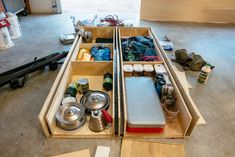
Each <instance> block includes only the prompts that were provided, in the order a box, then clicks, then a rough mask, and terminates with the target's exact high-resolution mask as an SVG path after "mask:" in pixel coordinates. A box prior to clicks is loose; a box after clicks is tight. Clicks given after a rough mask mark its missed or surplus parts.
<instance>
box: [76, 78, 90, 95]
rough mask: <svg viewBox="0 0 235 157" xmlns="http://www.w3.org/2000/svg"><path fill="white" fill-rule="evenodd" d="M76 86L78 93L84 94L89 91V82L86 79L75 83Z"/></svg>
mask: <svg viewBox="0 0 235 157" xmlns="http://www.w3.org/2000/svg"><path fill="white" fill-rule="evenodd" d="M77 85H78V92H79V93H81V94H84V93H85V92H86V91H88V90H89V81H88V79H86V78H81V79H80V80H78V81H77Z"/></svg>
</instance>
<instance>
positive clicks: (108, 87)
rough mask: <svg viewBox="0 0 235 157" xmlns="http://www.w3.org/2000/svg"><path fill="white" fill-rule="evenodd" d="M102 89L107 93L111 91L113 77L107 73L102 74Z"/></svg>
mask: <svg viewBox="0 0 235 157" xmlns="http://www.w3.org/2000/svg"><path fill="white" fill-rule="evenodd" d="M103 87H104V89H105V90H107V91H110V90H112V89H113V75H112V74H111V73H109V72H107V73H105V74H104V79H103Z"/></svg>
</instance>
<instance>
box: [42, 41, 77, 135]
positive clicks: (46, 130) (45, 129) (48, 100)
mask: <svg viewBox="0 0 235 157" xmlns="http://www.w3.org/2000/svg"><path fill="white" fill-rule="evenodd" d="M80 42H81V39H80V40H79V39H78V37H76V39H75V42H74V43H73V45H72V47H71V49H70V51H69V53H68V55H67V57H66V59H65V61H64V64H63V65H62V67H61V69H60V71H59V73H58V75H57V77H56V79H55V81H54V83H53V85H52V87H51V90H50V92H49V94H48V96H47V98H46V100H45V103H44V104H43V107H42V109H41V111H40V113H39V115H38V120H39V122H40V123H41V126H42V129H43V132H44V135H45V136H46V137H50V135H51V132H50V129H49V127H48V125H47V122H46V118H45V117H46V114H47V112H48V109H49V107H50V105H51V102H52V100H53V97H54V95H55V93H56V90H57V88H58V86H59V83H60V81H61V79H62V77H63V74H64V72H65V69H66V67H67V65H68V64H69V62H70V59H71V57H72V54H73V51H74V48H75V46H76V44H77V43H80Z"/></svg>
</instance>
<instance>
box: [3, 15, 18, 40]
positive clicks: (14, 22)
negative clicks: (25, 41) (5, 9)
mask: <svg viewBox="0 0 235 157" xmlns="http://www.w3.org/2000/svg"><path fill="white" fill-rule="evenodd" d="M6 15H7V21H8V22H9V23H10V24H11V25H10V27H9V28H8V30H9V33H10V36H11V39H17V38H20V37H21V35H22V32H21V27H20V23H19V21H18V18H17V16H16V15H15V14H13V13H6Z"/></svg>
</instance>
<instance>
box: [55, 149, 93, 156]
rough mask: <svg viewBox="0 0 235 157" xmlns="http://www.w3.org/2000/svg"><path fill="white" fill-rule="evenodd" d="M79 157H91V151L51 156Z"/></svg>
mask: <svg viewBox="0 0 235 157" xmlns="http://www.w3.org/2000/svg"><path fill="white" fill-rule="evenodd" d="M79 156H81V157H90V152H89V149H85V150H80V151H76V152H71V153H65V154H60V155H55V156H51V157H79Z"/></svg>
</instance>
